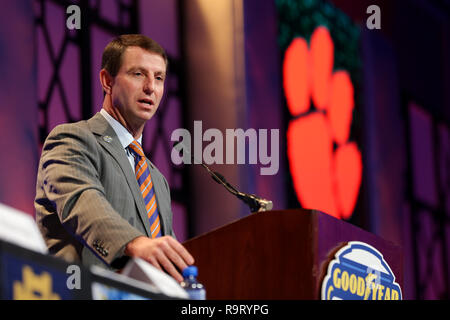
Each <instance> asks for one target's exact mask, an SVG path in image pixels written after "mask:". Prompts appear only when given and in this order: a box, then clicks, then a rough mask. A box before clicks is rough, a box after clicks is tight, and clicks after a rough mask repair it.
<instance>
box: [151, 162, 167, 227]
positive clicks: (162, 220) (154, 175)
mask: <svg viewBox="0 0 450 320" xmlns="http://www.w3.org/2000/svg"><path fill="white" fill-rule="evenodd" d="M147 163H148V165H149V166H148V168H149V170H150V176H151V177H152V180H153V188H154V190H155V195H156V204H157V205H158V211H159V218H160V224H161V231H162V232H161V233H162V235H165V234H168V233H167V230H166V228H165V227H166V226H167V221H166V220H165V219H167V218H168V217H167V214H164V208H163V207H162V206H161V205H160V204H161V203H162V202H161V201H160V199H162V198H161V197H162V195H163V194H164V192H165V191H164V190H163V189H161V188H162V187H163V185H164V182H163V181H161V179H160V178H159V175H158V174H157V172H156V169H155V166H154V165H153V163H151V162H150V160H148V159H147Z"/></svg>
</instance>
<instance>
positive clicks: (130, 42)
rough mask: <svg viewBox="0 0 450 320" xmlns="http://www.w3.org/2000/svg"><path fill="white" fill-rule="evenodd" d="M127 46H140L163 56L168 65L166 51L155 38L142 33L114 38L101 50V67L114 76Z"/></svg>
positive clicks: (120, 64)
mask: <svg viewBox="0 0 450 320" xmlns="http://www.w3.org/2000/svg"><path fill="white" fill-rule="evenodd" d="M128 47H140V48H142V49H144V50H147V51H149V52H152V53H156V54H159V55H160V56H161V57H163V59H164V61H165V63H166V70H167V65H168V58H167V54H166V51H165V50H164V49H163V47H161V46H160V45H159V44H158V43H157V42H156V41H155V40H152V39H150V38H149V37H146V36H144V35H142V34H123V35H120V36H118V37H116V38H114V39H113V40H112V41H111V42H110V43H108V45H107V46H106V47H105V50H103V55H102V69H105V70H106V71H108V73H109V74H110V75H111V76H112V77H115V76H116V75H117V73H118V72H119V69H120V67H121V66H122V56H123V53H124V52H125V50H126V49H127V48H128Z"/></svg>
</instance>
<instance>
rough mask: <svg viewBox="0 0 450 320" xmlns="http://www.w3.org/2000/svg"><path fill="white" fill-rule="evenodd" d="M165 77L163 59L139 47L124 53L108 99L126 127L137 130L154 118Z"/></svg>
mask: <svg viewBox="0 0 450 320" xmlns="http://www.w3.org/2000/svg"><path fill="white" fill-rule="evenodd" d="M165 77H166V63H165V61H164V58H163V57H162V56H160V55H159V54H156V53H153V52H149V51H146V50H144V49H142V48H140V47H128V48H127V49H126V50H125V52H124V53H123V55H122V66H121V67H120V69H119V71H118V73H117V75H116V76H115V78H114V81H113V84H112V88H111V89H112V90H111V98H112V105H113V106H114V107H115V108H117V109H119V112H120V114H121V115H122V117H123V118H124V119H125V121H126V122H127V123H128V125H130V126H133V127H139V126H142V125H144V124H145V122H146V121H148V120H150V119H151V118H152V117H153V115H154V114H155V112H156V110H157V109H158V106H159V103H160V102H161V98H162V96H163V93H164V80H165Z"/></svg>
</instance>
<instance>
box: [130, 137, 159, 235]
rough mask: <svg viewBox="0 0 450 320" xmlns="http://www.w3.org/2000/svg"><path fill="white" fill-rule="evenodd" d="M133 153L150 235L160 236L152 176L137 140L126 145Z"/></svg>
mask: <svg viewBox="0 0 450 320" xmlns="http://www.w3.org/2000/svg"><path fill="white" fill-rule="evenodd" d="M128 148H129V150H130V151H131V153H132V154H133V155H134V159H135V161H134V163H135V174H136V179H137V182H138V184H139V187H140V188H141V193H142V197H143V198H144V202H145V207H146V209H147V217H148V221H149V222H150V231H151V237H152V238H156V237H160V236H161V226H160V223H159V222H160V221H159V212H158V207H157V204H156V195H155V189H154V188H153V182H152V177H151V176H150V170H149V168H148V164H147V160H146V158H145V155H144V150H142V147H141V145H140V144H139V142H137V141H136V140H134V141H133V142H132V143H130V145H129V146H128Z"/></svg>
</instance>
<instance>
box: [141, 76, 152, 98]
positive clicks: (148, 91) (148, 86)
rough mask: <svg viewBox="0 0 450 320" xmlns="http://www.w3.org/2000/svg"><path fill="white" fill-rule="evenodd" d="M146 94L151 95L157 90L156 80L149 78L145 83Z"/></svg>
mask: <svg viewBox="0 0 450 320" xmlns="http://www.w3.org/2000/svg"><path fill="white" fill-rule="evenodd" d="M143 89H144V92H145V93H146V94H151V93H152V92H153V91H154V90H155V79H152V78H150V77H149V78H147V80H146V81H145V82H144V88H143Z"/></svg>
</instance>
